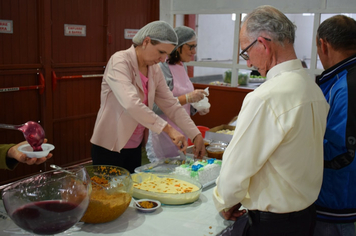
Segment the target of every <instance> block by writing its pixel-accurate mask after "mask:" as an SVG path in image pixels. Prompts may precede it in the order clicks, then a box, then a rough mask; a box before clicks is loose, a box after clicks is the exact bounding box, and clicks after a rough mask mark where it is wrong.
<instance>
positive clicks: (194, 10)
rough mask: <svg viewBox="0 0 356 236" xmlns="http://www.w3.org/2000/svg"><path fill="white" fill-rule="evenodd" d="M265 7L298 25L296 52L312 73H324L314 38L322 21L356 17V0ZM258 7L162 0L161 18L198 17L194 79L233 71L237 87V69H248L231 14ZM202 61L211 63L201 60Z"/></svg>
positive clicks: (274, 0) (219, 0)
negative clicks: (330, 17) (336, 16)
mask: <svg viewBox="0 0 356 236" xmlns="http://www.w3.org/2000/svg"><path fill="white" fill-rule="evenodd" d="M264 4H268V5H272V6H275V7H277V8H278V9H279V10H281V11H282V12H284V13H285V14H286V15H287V16H288V17H289V18H290V19H291V20H292V21H293V22H294V23H295V24H296V25H297V33H296V41H295V49H296V53H297V56H298V58H300V59H303V58H306V59H307V60H306V62H307V64H308V68H309V73H311V74H320V73H321V72H322V66H321V64H320V62H319V61H318V60H317V52H316V46H315V39H314V38H315V36H316V29H317V27H318V26H319V24H320V22H321V21H322V20H323V18H328V17H326V14H340V13H350V14H349V16H351V17H353V16H355V14H356V0H298V1H296V0H268V2H264ZM259 5H261V2H260V0H174V1H173V0H160V7H161V11H160V19H161V20H165V21H167V22H169V23H173V20H172V19H173V18H174V15H184V14H197V15H198V17H197V24H198V28H197V33H198V54H197V59H198V61H196V62H190V63H188V65H190V66H194V67H195V68H194V71H195V76H197V75H203V74H212V73H215V72H214V71H216V73H221V72H222V71H225V70H232V81H231V85H232V86H237V73H238V70H240V69H248V68H247V66H246V62H245V61H243V60H240V61H239V57H238V56H237V55H238V52H239V34H238V32H235V31H238V30H239V27H240V25H239V24H240V22H239V20H237V21H235V22H232V21H231V18H230V17H231V14H232V13H236V15H237V17H238V16H239V15H240V14H242V13H248V12H250V11H252V10H253V9H254V8H256V7H257V6H259ZM302 13H313V14H312V15H310V16H303V15H302ZM354 18H355V17H354ZM230 29H231V30H230ZM230 57H231V59H232V60H231V61H229V59H230ZM202 58H211V59H212V60H211V61H209V62H208V61H199V60H201V59H202ZM214 68H216V69H214Z"/></svg>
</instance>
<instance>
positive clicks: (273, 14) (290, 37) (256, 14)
mask: <svg viewBox="0 0 356 236" xmlns="http://www.w3.org/2000/svg"><path fill="white" fill-rule="evenodd" d="M244 24H246V32H247V33H248V35H249V37H251V38H252V37H253V38H257V37H258V36H260V33H262V32H265V33H267V34H268V35H269V36H270V37H272V40H273V41H276V42H279V43H280V44H281V45H283V43H284V42H285V41H286V40H287V41H288V42H289V43H291V44H294V39H295V30H296V28H297V27H296V26H295V24H293V23H292V22H291V21H290V20H289V19H288V18H287V16H286V15H284V14H283V13H282V12H280V11H279V10H278V9H277V8H274V7H272V6H268V5H265V6H259V7H257V8H256V9H255V10H253V11H252V12H251V13H249V14H248V15H247V16H246V17H245V18H244V20H243V22H242V25H244Z"/></svg>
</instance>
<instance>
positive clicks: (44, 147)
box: [18, 143, 54, 158]
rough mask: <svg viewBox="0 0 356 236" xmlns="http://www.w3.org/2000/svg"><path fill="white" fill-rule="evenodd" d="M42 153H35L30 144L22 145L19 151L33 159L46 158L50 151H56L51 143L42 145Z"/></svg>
mask: <svg viewBox="0 0 356 236" xmlns="http://www.w3.org/2000/svg"><path fill="white" fill-rule="evenodd" d="M41 148H42V151H38V152H37V151H36V152H34V151H33V148H32V147H31V146H30V144H24V145H21V146H20V147H19V148H18V150H19V151H20V152H22V153H25V154H26V156H28V157H31V158H41V157H46V156H47V155H48V154H49V152H50V151H52V150H53V149H54V146H53V145H52V144H49V143H43V144H42V145H41Z"/></svg>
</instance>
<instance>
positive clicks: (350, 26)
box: [317, 15, 356, 50]
mask: <svg viewBox="0 0 356 236" xmlns="http://www.w3.org/2000/svg"><path fill="white" fill-rule="evenodd" d="M320 38H322V39H324V40H325V41H326V42H328V43H329V44H330V45H331V46H332V47H333V48H334V49H335V50H340V49H344V50H356V21H355V20H354V19H352V18H350V17H347V16H344V15H336V16H333V17H330V18H328V19H326V20H325V21H323V22H322V23H321V24H320V26H319V28H318V30H317V39H320ZM317 42H318V45H320V41H319V40H318V41H317Z"/></svg>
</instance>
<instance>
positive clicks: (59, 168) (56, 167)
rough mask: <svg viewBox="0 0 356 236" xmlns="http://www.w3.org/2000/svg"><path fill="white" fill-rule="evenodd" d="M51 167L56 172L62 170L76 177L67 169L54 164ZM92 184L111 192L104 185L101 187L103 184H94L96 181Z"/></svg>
mask: <svg viewBox="0 0 356 236" xmlns="http://www.w3.org/2000/svg"><path fill="white" fill-rule="evenodd" d="M50 167H51V168H53V169H55V170H61V171H63V172H65V173H68V174H71V175H75V173H73V172H71V171H69V170H65V169H63V168H62V167H60V166H57V165H54V164H52V165H50ZM91 182H92V183H94V184H96V185H98V186H100V187H101V188H103V189H105V190H109V188H107V187H105V186H103V185H101V184H98V183H97V182H94V181H91Z"/></svg>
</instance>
